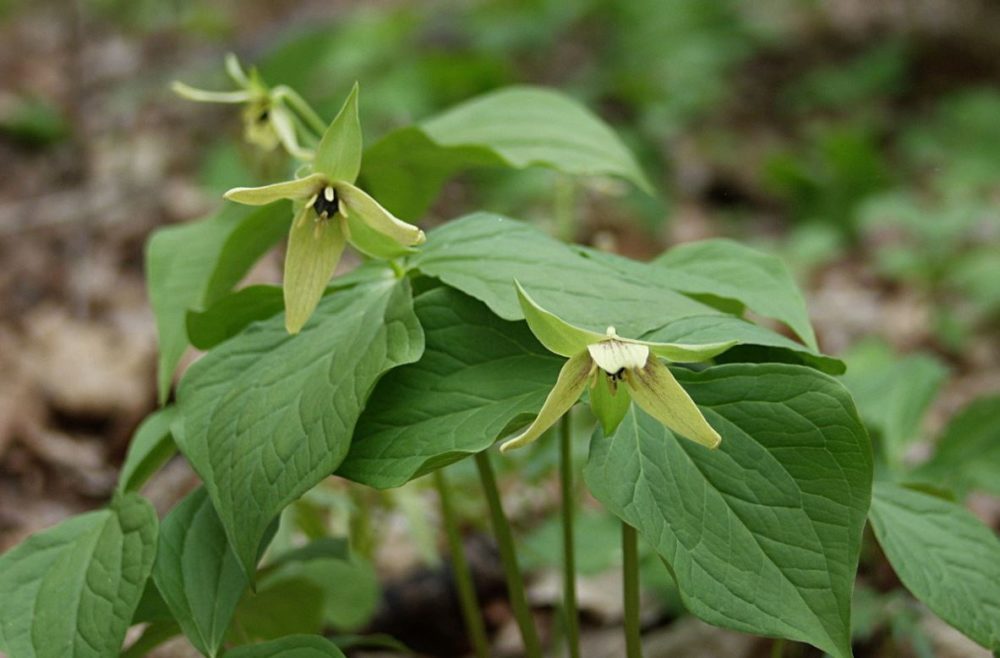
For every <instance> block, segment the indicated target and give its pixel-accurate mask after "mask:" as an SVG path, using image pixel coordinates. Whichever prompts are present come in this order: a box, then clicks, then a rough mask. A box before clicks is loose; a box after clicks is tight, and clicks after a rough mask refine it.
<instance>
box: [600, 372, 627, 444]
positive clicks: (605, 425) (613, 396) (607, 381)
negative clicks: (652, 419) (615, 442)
mask: <svg viewBox="0 0 1000 658" xmlns="http://www.w3.org/2000/svg"><path fill="white" fill-rule="evenodd" d="M631 401H632V400H631V398H629V394H628V389H626V388H625V387H624V386H622V385H621V382H618V383H617V384H614V383H612V382H611V378H610V377H608V376H607V375H606V374H604V373H598V375H597V378H596V381H595V382H594V385H593V386H592V387H591V388H590V409H591V411H593V412H594V415H595V416H596V417H597V420H599V421H600V422H601V429H602V430H603V431H604V436H611V435H612V434H614V431H615V430H616V429H617V428H618V426H619V425H620V424H621V422H622V419H623V418H625V414H626V413H628V406H629V403H630V402H631Z"/></svg>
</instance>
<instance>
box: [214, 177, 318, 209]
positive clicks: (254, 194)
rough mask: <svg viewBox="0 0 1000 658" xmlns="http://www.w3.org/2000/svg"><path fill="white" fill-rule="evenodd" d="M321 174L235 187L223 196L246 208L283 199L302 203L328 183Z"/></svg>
mask: <svg viewBox="0 0 1000 658" xmlns="http://www.w3.org/2000/svg"><path fill="white" fill-rule="evenodd" d="M326 180H327V179H326V177H325V176H323V175H321V174H311V175H309V176H306V177H305V178H296V179H294V180H286V181H282V182H280V183H273V184H271V185H264V186H262V187H234V188H233V189H231V190H229V191H228V192H226V193H225V194H224V195H223V196H224V197H225V198H226V199H229V200H230V201H235V202H236V203H242V204H243V205H246V206H266V205H267V204H269V203H274V202H275V201H280V200H282V199H291V200H293V201H302V200H304V199H308V198H309V197H311V196H312V195H314V194H316V193H318V192H320V191H321V190H322V189H323V185H324V184H325V183H326Z"/></svg>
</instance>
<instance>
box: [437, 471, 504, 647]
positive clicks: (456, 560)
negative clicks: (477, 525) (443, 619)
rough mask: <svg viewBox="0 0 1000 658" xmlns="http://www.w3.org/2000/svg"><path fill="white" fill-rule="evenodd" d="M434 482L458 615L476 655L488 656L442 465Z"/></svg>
mask: <svg viewBox="0 0 1000 658" xmlns="http://www.w3.org/2000/svg"><path fill="white" fill-rule="evenodd" d="M434 486H435V488H436V489H437V493H438V500H439V501H440V503H441V519H442V521H444V528H445V534H446V535H447V537H448V550H449V551H450V552H451V569H452V573H453V574H454V576H455V588H456V589H457V590H458V603H459V607H460V608H461V610H462V619H463V620H464V621H465V628H466V630H467V631H468V633H469V641H470V642H471V643H472V648H473V651H474V652H475V654H476V658H490V644H489V640H488V639H487V637H486V626H485V624H484V623H483V611H482V608H481V607H480V605H479V599H478V598H477V597H476V587H475V584H474V581H473V578H472V570H471V569H470V568H469V561H468V560H467V559H466V558H465V546H464V545H463V543H462V535H461V533H460V532H459V528H458V520H457V519H456V518H455V509H454V507H453V506H452V503H451V491H450V490H449V488H448V482H447V480H446V479H445V476H444V469H441V468H439V469H437V470H436V471H434Z"/></svg>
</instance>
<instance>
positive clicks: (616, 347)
mask: <svg viewBox="0 0 1000 658" xmlns="http://www.w3.org/2000/svg"><path fill="white" fill-rule="evenodd" d="M608 333H609V334H611V335H612V336H613V335H614V334H613V329H611V328H609V329H608ZM587 351H588V352H590V357H591V358H592V359H594V363H596V364H597V365H598V367H599V368H600V369H601V370H603V371H604V372H606V373H608V374H609V375H613V374H615V373H618V372H620V371H622V370H631V369H634V368H641V367H642V366H644V365H645V364H646V361H647V360H649V348H648V347H646V346H645V345H643V344H642V343H636V342H633V341H630V340H620V339H619V338H618V337H613V338H611V337H609V338H605V339H604V340H602V341H600V342H598V343H591V344H590V345H587Z"/></svg>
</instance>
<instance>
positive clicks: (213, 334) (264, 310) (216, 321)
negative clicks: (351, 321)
mask: <svg viewBox="0 0 1000 658" xmlns="http://www.w3.org/2000/svg"><path fill="white" fill-rule="evenodd" d="M394 278H395V275H394V274H393V272H392V270H391V269H390V268H389V267H388V266H387V265H386V264H385V263H380V262H375V261H368V262H367V263H364V264H363V265H361V266H360V267H357V268H355V269H353V270H351V271H350V272H348V273H346V274H340V275H338V276H337V277H336V278H334V279H333V280H332V281H330V285H328V286H327V288H326V291H325V292H324V294H325V295H329V294H330V293H332V292H335V291H337V290H346V289H348V288H353V287H354V286H356V285H359V284H361V283H368V282H372V281H380V280H381V281H387V280H391V279H394ZM282 295H283V293H282V290H281V287H280V286H268V285H257V286H247V287H246V288H242V289H240V290H237V291H235V292H231V293H228V294H226V295H223V296H222V297H220V298H219V299H217V300H216V301H215V302H213V303H212V304H211V305H210V306H209V307H208V308H207V309H205V310H204V311H188V314H187V332H188V337H189V338H190V339H191V344H192V345H194V346H195V347H197V348H198V349H200V350H209V349H211V348H213V347H215V346H216V345H218V344H219V343H221V342H223V341H227V340H229V339H230V338H232V337H233V336H235V335H236V334H238V333H240V332H241V331H243V330H244V329H246V328H247V326H248V325H250V324H251V323H252V322H257V321H258V320H266V319H268V318H270V317H272V316H274V315H277V314H278V313H280V312H281V311H282V310H283V309H284V308H285V302H284V299H283V298H282Z"/></svg>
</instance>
